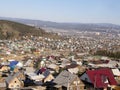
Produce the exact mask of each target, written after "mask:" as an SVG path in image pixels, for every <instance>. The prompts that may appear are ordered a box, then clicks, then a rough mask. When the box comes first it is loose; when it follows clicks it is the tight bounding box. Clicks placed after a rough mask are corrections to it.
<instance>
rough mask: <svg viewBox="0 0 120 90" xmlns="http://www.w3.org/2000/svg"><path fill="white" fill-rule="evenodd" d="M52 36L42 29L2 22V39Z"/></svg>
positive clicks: (0, 28)
mask: <svg viewBox="0 0 120 90" xmlns="http://www.w3.org/2000/svg"><path fill="white" fill-rule="evenodd" d="M30 35H34V36H51V34H50V33H47V32H45V31H44V30H43V29H41V28H35V27H33V26H28V25H25V24H21V23H18V22H13V21H8V20H0V39H12V38H19V37H21V36H30Z"/></svg>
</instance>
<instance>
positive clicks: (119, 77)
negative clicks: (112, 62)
mask: <svg viewBox="0 0 120 90" xmlns="http://www.w3.org/2000/svg"><path fill="white" fill-rule="evenodd" d="M111 70H112V72H113V75H114V77H115V80H116V81H117V83H118V84H119V85H120V71H119V69H117V68H114V69H111Z"/></svg>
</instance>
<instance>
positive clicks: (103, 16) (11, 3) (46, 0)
mask: <svg viewBox="0 0 120 90" xmlns="http://www.w3.org/2000/svg"><path fill="white" fill-rule="evenodd" d="M0 16H5V17H15V18H27V19H39V20H46V21H55V22H80V23H113V24H120V0H0Z"/></svg>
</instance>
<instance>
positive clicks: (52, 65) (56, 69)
mask: <svg viewBox="0 0 120 90" xmlns="http://www.w3.org/2000/svg"><path fill="white" fill-rule="evenodd" d="M47 68H49V69H52V70H54V71H56V72H58V71H59V66H58V65H56V64H50V65H48V66H47Z"/></svg>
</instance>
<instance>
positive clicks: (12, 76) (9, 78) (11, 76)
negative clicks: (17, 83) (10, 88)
mask: <svg viewBox="0 0 120 90" xmlns="http://www.w3.org/2000/svg"><path fill="white" fill-rule="evenodd" d="M20 73H21V72H17V73H15V74H14V73H12V74H11V75H9V76H8V77H7V78H6V82H7V83H10V82H11V80H13V79H14V78H16V77H18V76H19V74H20ZM18 79H19V78H18Z"/></svg>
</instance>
